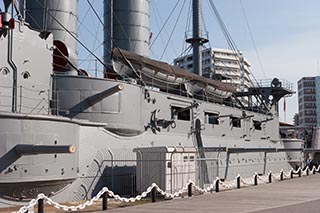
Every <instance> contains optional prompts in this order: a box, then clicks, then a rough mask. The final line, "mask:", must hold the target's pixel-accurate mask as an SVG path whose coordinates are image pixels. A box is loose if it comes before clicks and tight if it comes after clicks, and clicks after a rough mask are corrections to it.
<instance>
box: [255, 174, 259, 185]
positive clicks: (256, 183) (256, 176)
mask: <svg viewBox="0 0 320 213" xmlns="http://www.w3.org/2000/svg"><path fill="white" fill-rule="evenodd" d="M254 185H255V186H257V185H258V174H254Z"/></svg>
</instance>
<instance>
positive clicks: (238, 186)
mask: <svg viewBox="0 0 320 213" xmlns="http://www.w3.org/2000/svg"><path fill="white" fill-rule="evenodd" d="M240 178H241V177H240V176H238V177H237V188H238V189H240Z"/></svg>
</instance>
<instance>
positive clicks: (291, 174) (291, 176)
mask: <svg viewBox="0 0 320 213" xmlns="http://www.w3.org/2000/svg"><path fill="white" fill-rule="evenodd" d="M290 178H291V179H292V178H293V170H291V171H290Z"/></svg>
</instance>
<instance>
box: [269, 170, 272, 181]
mask: <svg viewBox="0 0 320 213" xmlns="http://www.w3.org/2000/svg"><path fill="white" fill-rule="evenodd" d="M268 176H269V177H268V178H269V183H272V172H269V174H268Z"/></svg>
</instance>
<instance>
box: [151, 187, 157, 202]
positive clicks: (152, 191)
mask: <svg viewBox="0 0 320 213" xmlns="http://www.w3.org/2000/svg"><path fill="white" fill-rule="evenodd" d="M151 202H152V203H155V202H156V187H155V186H154V187H153V188H152V190H151Z"/></svg>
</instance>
